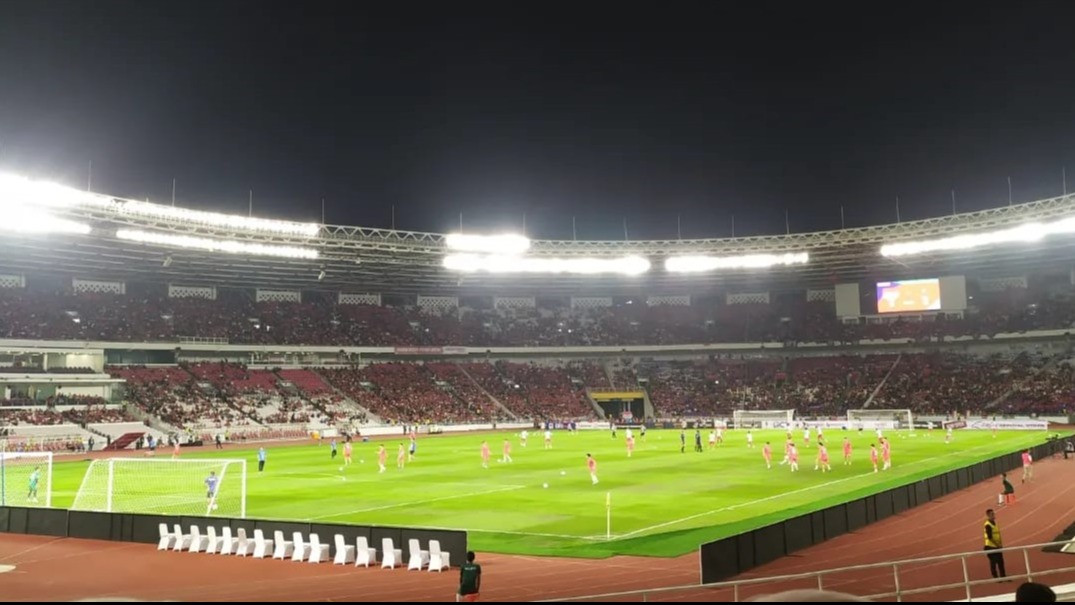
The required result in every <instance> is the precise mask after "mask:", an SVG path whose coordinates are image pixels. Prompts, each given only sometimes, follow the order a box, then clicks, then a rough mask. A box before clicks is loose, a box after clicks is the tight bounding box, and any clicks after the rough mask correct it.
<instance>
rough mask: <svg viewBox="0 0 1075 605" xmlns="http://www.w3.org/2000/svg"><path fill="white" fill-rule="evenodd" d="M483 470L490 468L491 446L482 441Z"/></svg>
mask: <svg viewBox="0 0 1075 605" xmlns="http://www.w3.org/2000/svg"><path fill="white" fill-rule="evenodd" d="M482 468H489V444H488V443H487V442H485V441H482Z"/></svg>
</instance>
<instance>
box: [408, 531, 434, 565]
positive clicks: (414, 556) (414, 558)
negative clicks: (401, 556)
mask: <svg viewBox="0 0 1075 605" xmlns="http://www.w3.org/2000/svg"><path fill="white" fill-rule="evenodd" d="M407 551H408V552H409V553H410V557H409V558H408V561H407V570H408V571H410V570H413V569H417V570H418V571H422V568H424V567H425V566H426V565H429V551H428V550H422V545H421V544H419V543H418V539H417V538H411V539H410V540H407Z"/></svg>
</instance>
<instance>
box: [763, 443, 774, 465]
mask: <svg viewBox="0 0 1075 605" xmlns="http://www.w3.org/2000/svg"><path fill="white" fill-rule="evenodd" d="M761 457H762V458H765V468H769V469H771V468H773V446H771V445H769V442H768V441H766V442H765V445H763V446H762V447H761Z"/></svg>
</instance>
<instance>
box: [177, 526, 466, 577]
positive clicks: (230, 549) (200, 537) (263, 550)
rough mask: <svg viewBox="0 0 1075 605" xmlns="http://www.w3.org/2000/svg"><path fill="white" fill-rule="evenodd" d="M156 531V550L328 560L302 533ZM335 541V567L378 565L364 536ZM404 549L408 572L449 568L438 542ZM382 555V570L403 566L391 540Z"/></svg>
mask: <svg viewBox="0 0 1075 605" xmlns="http://www.w3.org/2000/svg"><path fill="white" fill-rule="evenodd" d="M159 529H160V542H159V543H158V544H157V550H174V551H176V552H182V551H187V552H194V553H197V552H205V553H208V554H220V555H236V556H239V557H246V556H250V557H253V558H255V559H264V558H265V557H267V556H269V555H270V554H271V555H272V558H273V559H280V560H286V559H291V560H292V561H300V562H302V561H307V562H309V563H322V562H327V561H328V558H329V545H328V544H322V543H321V538H320V537H319V536H318V535H317V534H313V533H312V534H310V538H309V540H306V539H304V538H303V535H302V533H301V532H294V533H293V534H292V539H291V540H285V539H284V532H282V531H280V530H276V532H275V533H274V534H273V539H272V540H266V539H265V534H264V532H262V530H260V529H255V530H254V538H253V539H252V540H251V539H249V538H247V535H246V529H245V528H242V527H240V528H239V529H238V530H236V533H235V535H232V531H231V527H229V526H225V527H224V528H223V529H221V530H220V533H217V529H216V527H214V526H212V525H210V526H208V527H206V530H205V534H202V530H201V528H199V527H198V526H197V525H191V526H190V531H189V532H188V533H185V534H184V533H183V528H181V527H180V526H179V524H178V523H176V524H175V526H174V529H173V530H172V531H169V530H168V525H167V524H166V523H161V524H160V527H159ZM335 542H336V556H335V557H334V558H333V561H332V562H333V564H335V565H348V564H351V563H354V565H355V567H358V566H359V565H362V566H364V567H369V566H370V565H376V564H377V562H378V559H377V549H376V548H370V545H369V541H368V540H367V539H366V537H365V536H358V538H356V540H355V544H353V545H352V544H347V540H346V539H345V538H344V537H343V534H336V535H335ZM407 547H408V548H407V550H408V555H409V558H408V563H407V569H409V570H422V569H428V570H429V571H443V570H445V569H448V568H449V567H451V563H450V560H451V556H450V554H449V553H448V552H447V551H444V550H441V548H440V541H438V540H430V541H429V550H422V548H421V544H420V543H419V541H418V540H417V539H414V538H412V539H410V540H409V541H408V543H407ZM381 553H382V557H381V559H380V563H381V569H385V568H388V569H394V568H396V567H400V566H402V565H403V551H402V550H400V549H398V548H396V547H395V543H394V542H393V540H392V538H382V539H381Z"/></svg>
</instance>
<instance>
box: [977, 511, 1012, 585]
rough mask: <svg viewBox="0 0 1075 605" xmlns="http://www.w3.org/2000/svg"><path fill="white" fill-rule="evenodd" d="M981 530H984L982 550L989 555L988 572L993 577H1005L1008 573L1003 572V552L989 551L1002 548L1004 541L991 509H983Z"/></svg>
mask: <svg viewBox="0 0 1075 605" xmlns="http://www.w3.org/2000/svg"><path fill="white" fill-rule="evenodd" d="M983 530H984V531H985V549H984V550H985V551H986V556H987V557H989V573H991V574H993V577H994V578H1006V577H1007V576H1008V574H1006V573H1005V572H1004V553H1002V552H990V551H994V550H1000V549H1001V548H1004V541H1003V540H1001V538H1000V528H998V527H997V518H996V515H995V514H994V513H993V509H989V510H987V511H985V524H984V525H983Z"/></svg>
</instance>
